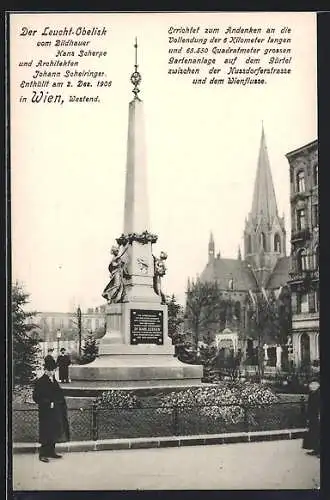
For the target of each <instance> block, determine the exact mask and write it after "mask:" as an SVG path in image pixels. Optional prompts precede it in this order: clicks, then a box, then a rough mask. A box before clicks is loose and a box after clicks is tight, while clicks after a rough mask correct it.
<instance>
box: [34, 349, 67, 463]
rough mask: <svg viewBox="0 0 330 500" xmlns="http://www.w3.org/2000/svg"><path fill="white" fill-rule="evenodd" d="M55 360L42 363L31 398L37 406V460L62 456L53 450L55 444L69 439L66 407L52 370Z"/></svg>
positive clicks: (42, 460)
mask: <svg viewBox="0 0 330 500" xmlns="http://www.w3.org/2000/svg"><path fill="white" fill-rule="evenodd" d="M55 369H56V362H55V361H54V359H50V358H49V359H48V360H47V361H45V364H44V374H43V375H42V376H41V377H40V378H39V379H38V380H37V381H36V383H35V386H34V390H33V400H34V401H35V402H36V403H37V404H38V406H39V442H40V448H39V460H40V461H41V462H49V458H62V455H58V454H57V453H56V452H55V444H56V443H57V442H59V441H68V440H69V439H70V433H69V424H68V418H67V407H66V402H65V398H64V394H63V390H62V389H61V387H60V385H59V383H58V382H57V380H56V379H55V376H54V372H55Z"/></svg>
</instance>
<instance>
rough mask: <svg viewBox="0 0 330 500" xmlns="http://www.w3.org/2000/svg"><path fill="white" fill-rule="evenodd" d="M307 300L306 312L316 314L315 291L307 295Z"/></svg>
mask: <svg viewBox="0 0 330 500" xmlns="http://www.w3.org/2000/svg"><path fill="white" fill-rule="evenodd" d="M308 299H309V306H308V312H310V313H315V312H316V295H315V291H313V290H312V291H311V292H310V293H309V294H308Z"/></svg>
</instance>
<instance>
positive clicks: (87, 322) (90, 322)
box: [86, 318, 92, 330]
mask: <svg viewBox="0 0 330 500" xmlns="http://www.w3.org/2000/svg"><path fill="white" fill-rule="evenodd" d="M86 327H87V329H88V330H90V329H91V328H92V320H91V319H90V318H88V319H87V320H86Z"/></svg>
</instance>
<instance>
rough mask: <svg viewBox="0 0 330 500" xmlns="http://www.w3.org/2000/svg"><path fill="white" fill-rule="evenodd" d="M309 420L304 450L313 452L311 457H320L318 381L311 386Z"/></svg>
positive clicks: (314, 381)
mask: <svg viewBox="0 0 330 500" xmlns="http://www.w3.org/2000/svg"><path fill="white" fill-rule="evenodd" d="M307 420H308V432H307V434H306V435H305V437H304V440H303V448H304V449H307V450H311V451H310V452H309V455H317V456H320V384H319V382H318V380H317V379H315V380H313V381H312V382H311V383H310V384H309V396H308V403H307Z"/></svg>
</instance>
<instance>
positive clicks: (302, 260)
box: [297, 248, 309, 272]
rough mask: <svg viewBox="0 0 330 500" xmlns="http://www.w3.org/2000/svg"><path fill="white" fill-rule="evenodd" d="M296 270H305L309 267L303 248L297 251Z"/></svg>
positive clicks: (305, 251)
mask: <svg viewBox="0 0 330 500" xmlns="http://www.w3.org/2000/svg"><path fill="white" fill-rule="evenodd" d="M297 264H298V272H301V271H307V270H308V269H309V262H308V254H307V250H306V249H305V248H302V249H301V250H299V251H298V252H297Z"/></svg>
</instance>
